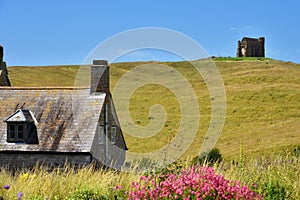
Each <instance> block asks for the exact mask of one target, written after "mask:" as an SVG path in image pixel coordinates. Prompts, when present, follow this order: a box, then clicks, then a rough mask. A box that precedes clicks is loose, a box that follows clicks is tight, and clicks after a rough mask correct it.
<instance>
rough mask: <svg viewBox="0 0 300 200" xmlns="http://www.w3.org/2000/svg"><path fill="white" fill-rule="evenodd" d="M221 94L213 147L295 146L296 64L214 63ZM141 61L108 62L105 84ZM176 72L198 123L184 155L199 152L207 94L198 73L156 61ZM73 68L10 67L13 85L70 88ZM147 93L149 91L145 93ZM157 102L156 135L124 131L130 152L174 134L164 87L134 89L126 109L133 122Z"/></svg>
mask: <svg viewBox="0 0 300 200" xmlns="http://www.w3.org/2000/svg"><path fill="white" fill-rule="evenodd" d="M215 63H216V65H217V67H218V69H219V71H220V73H221V75H222V78H223V81H224V85H225V88H226V95H227V116H226V122H225V126H224V129H223V132H222V134H221V137H220V140H219V141H218V143H217V147H218V148H219V149H220V151H221V153H222V155H223V156H224V157H225V159H233V158H236V157H238V154H239V144H240V141H241V140H243V142H244V146H245V152H244V153H245V154H246V155H248V156H252V157H256V156H259V155H261V154H268V153H271V152H277V151H280V150H281V149H286V148H292V146H294V145H297V144H300V123H299V119H300V65H298V64H294V63H290V62H280V61H274V60H249V61H230V60H229V61H228V60H226V61H215ZM141 64H145V63H116V64H112V65H111V88H114V85H115V84H116V82H117V81H118V80H119V79H120V77H121V76H122V75H123V74H124V73H126V72H128V71H129V70H130V69H132V68H133V67H134V66H138V65H141ZM160 64H164V65H168V66H170V67H173V68H174V69H176V70H177V71H179V72H181V73H182V74H183V75H184V77H185V78H186V79H187V80H188V81H189V83H190V84H191V85H192V86H193V88H194V90H195V91H196V93H197V97H198V101H199V105H200V114H201V124H200V127H199V130H198V133H197V137H196V139H195V140H194V142H193V144H192V146H191V147H190V148H189V149H188V151H187V152H186V153H185V156H186V157H192V156H195V155H197V154H198V153H199V149H200V147H201V144H202V141H203V137H204V134H205V133H206V131H207V129H208V126H209V120H210V117H211V114H210V111H211V110H210V106H211V105H210V97H209V93H208V90H207V88H206V85H205V83H204V81H203V79H202V77H201V76H200V75H199V74H198V73H197V72H196V71H195V69H193V68H192V67H191V65H190V64H189V63H187V62H167V63H166V62H165V63H160ZM77 70H78V66H57V67H32V68H31V67H10V68H9V77H10V79H11V82H12V84H13V85H14V86H72V85H74V78H75V76H76V73H77ZM149 91H151V92H149ZM153 104H161V105H163V106H164V107H165V109H166V111H167V113H168V119H167V123H166V124H165V126H164V128H163V129H162V131H161V132H160V133H158V134H157V135H155V136H154V137H152V138H149V139H138V138H134V137H132V136H129V135H128V134H126V133H125V139H126V142H127V145H128V147H129V149H130V151H133V152H148V151H151V150H154V149H157V148H159V147H162V146H164V145H165V144H167V143H168V142H169V141H170V139H172V138H173V137H174V135H175V134H176V131H177V129H178V123H179V120H180V110H179V107H178V101H177V99H176V97H175V96H174V94H173V93H172V92H170V91H169V90H168V89H166V88H163V87H161V86H157V85H154V84H149V85H146V86H144V87H141V88H139V89H138V90H136V91H135V93H134V94H133V96H132V98H131V101H130V111H131V116H132V118H133V120H134V122H135V123H136V124H137V125H141V126H145V125H147V124H148V123H149V122H150V119H151V118H149V117H151V116H149V115H148V110H149V108H150V106H151V105H153Z"/></svg>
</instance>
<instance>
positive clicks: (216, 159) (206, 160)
mask: <svg viewBox="0 0 300 200" xmlns="http://www.w3.org/2000/svg"><path fill="white" fill-rule="evenodd" d="M222 160H223V158H222V154H221V153H220V150H219V149H218V148H213V149H212V150H210V151H209V152H208V153H207V152H205V153H203V154H201V155H200V156H197V157H195V158H193V160H192V165H196V164H200V165H203V164H207V165H209V166H213V165H214V164H215V163H220V162H222Z"/></svg>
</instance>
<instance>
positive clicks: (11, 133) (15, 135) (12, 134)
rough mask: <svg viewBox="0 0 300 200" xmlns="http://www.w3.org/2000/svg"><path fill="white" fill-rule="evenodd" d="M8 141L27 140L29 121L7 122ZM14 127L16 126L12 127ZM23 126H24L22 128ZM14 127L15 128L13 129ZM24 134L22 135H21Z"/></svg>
mask: <svg viewBox="0 0 300 200" xmlns="http://www.w3.org/2000/svg"><path fill="white" fill-rule="evenodd" d="M7 126H8V127H7V142H26V126H27V123H18V122H13V123H12V122H11V123H8V124H7ZM12 127H14V128H12ZM21 127H22V128H21ZM12 129H13V130H12ZM20 129H22V130H20ZM19 134H22V136H21V137H19V136H20V135H19Z"/></svg>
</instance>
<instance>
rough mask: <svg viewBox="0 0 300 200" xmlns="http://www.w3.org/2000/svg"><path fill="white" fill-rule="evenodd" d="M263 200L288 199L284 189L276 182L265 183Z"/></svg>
mask: <svg viewBox="0 0 300 200" xmlns="http://www.w3.org/2000/svg"><path fill="white" fill-rule="evenodd" d="M262 195H263V196H264V199H265V200H283V199H288V197H287V192H286V188H285V187H284V186H281V185H279V183H278V182H275V183H274V182H273V181H270V182H269V183H265V185H264V192H263V194H262Z"/></svg>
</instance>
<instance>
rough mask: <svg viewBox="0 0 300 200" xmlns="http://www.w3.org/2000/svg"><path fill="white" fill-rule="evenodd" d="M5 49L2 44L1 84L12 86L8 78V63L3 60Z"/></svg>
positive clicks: (0, 62)
mask: <svg viewBox="0 0 300 200" xmlns="http://www.w3.org/2000/svg"><path fill="white" fill-rule="evenodd" d="M3 56H4V50H3V47H2V46H1V45H0V86H11V84H10V81H9V79H8V71H7V68H6V63H5V62H4V61H3Z"/></svg>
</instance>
